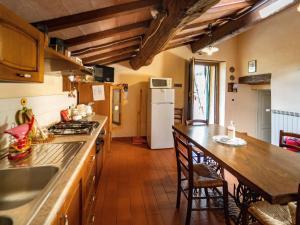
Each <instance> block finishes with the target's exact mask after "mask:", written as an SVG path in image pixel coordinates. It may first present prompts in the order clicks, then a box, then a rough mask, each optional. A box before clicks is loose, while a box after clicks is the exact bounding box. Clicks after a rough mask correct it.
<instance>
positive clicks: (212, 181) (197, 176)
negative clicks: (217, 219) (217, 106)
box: [173, 132, 230, 225]
mask: <svg viewBox="0 0 300 225" xmlns="http://www.w3.org/2000/svg"><path fill="white" fill-rule="evenodd" d="M173 137H174V144H175V151H176V160H177V181H178V183H177V202H176V208H179V207H180V198H181V192H182V193H183V194H184V196H185V197H186V198H187V200H188V203H187V214H186V221H185V225H189V224H190V221H191V213H192V211H200V210H207V209H223V210H224V216H225V222H226V224H227V225H229V224H230V221H229V213H228V185H227V182H226V181H225V180H224V179H222V178H221V177H220V176H219V175H218V174H217V173H216V172H215V171H214V170H213V169H212V168H210V167H209V166H208V165H206V164H193V158H192V151H193V150H192V146H191V144H186V143H185V142H184V141H183V140H181V139H180V136H179V135H178V134H177V133H176V132H173ZM218 187H222V190H223V191H222V192H221V191H219V195H218V196H210V195H209V193H208V189H212V190H216V188H218ZM202 189H204V190H205V196H202V195H201V190H202ZM195 190H196V191H195ZM212 198H222V199H223V203H224V204H223V207H222V208H220V207H210V203H209V201H210V199H212ZM196 199H197V200H201V199H206V201H207V207H206V208H203V207H200V202H199V207H198V208H193V207H192V205H193V201H194V200H196Z"/></svg>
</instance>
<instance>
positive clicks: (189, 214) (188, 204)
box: [185, 188, 193, 225]
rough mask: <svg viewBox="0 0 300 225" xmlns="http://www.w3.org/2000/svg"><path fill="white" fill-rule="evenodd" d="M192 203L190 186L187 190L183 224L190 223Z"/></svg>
mask: <svg viewBox="0 0 300 225" xmlns="http://www.w3.org/2000/svg"><path fill="white" fill-rule="evenodd" d="M192 205H193V189H192V188H191V189H189V191H188V202H187V211H186V218H185V225H190V223H191V214H192Z"/></svg>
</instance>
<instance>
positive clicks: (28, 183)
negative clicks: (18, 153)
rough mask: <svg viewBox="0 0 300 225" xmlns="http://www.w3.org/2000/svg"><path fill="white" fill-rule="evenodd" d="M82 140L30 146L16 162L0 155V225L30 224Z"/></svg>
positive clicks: (81, 143)
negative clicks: (24, 156)
mask: <svg viewBox="0 0 300 225" xmlns="http://www.w3.org/2000/svg"><path fill="white" fill-rule="evenodd" d="M84 143H85V142H64V143H49V144H38V145H33V146H32V153H31V155H30V156H29V157H27V158H26V159H24V160H20V161H9V160H8V158H7V157H6V156H5V155H7V154H6V153H5V152H4V153H3V154H2V156H1V155H0V225H24V224H30V221H31V220H32V219H33V218H34V216H35V215H36V213H37V212H38V210H39V209H40V207H41V206H42V204H43V203H44V202H45V201H46V199H47V198H48V197H49V196H50V195H51V193H52V191H53V189H54V187H55V185H56V184H57V181H58V179H59V178H60V176H61V175H62V174H63V173H64V170H65V169H66V168H67V166H68V165H69V163H70V162H71V161H72V159H73V158H74V157H75V156H76V154H77V153H78V151H79V150H80V149H81V147H82V146H83V145H84ZM3 156H4V157H3Z"/></svg>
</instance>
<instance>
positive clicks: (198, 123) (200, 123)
mask: <svg viewBox="0 0 300 225" xmlns="http://www.w3.org/2000/svg"><path fill="white" fill-rule="evenodd" d="M185 125H187V126H206V125H208V121H207V120H186V121H185ZM193 148H194V151H193V153H194V154H195V155H196V162H197V163H201V162H206V161H207V158H206V156H205V154H204V152H203V151H201V150H200V149H199V148H196V147H195V146H193Z"/></svg>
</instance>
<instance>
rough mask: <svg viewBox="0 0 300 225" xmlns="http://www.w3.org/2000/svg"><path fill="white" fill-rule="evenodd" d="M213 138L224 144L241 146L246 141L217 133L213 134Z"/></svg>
mask: <svg viewBox="0 0 300 225" xmlns="http://www.w3.org/2000/svg"><path fill="white" fill-rule="evenodd" d="M213 140H214V141H216V142H219V143H222V144H225V145H231V146H243V145H246V144H247V142H246V141H245V140H244V139H242V138H237V137H236V138H233V139H230V138H229V137H228V136H227V135H217V136H213Z"/></svg>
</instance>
